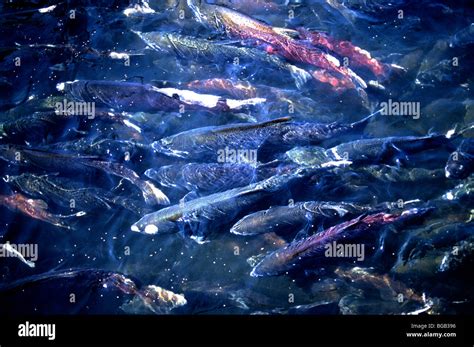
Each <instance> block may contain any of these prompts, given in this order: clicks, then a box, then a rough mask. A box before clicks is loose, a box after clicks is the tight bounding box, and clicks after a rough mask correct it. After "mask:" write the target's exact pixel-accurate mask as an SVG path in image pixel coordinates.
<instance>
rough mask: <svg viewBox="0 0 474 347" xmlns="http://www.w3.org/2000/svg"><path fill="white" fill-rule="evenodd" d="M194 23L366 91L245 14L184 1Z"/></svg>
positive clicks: (326, 59)
mask: <svg viewBox="0 0 474 347" xmlns="http://www.w3.org/2000/svg"><path fill="white" fill-rule="evenodd" d="M187 2H188V5H189V7H190V8H191V9H192V11H193V12H194V15H195V17H196V18H197V20H198V21H199V22H201V23H203V24H206V25H209V26H211V27H213V28H215V29H217V30H221V31H224V32H225V33H226V34H227V35H228V36H230V37H233V38H237V39H240V40H249V41H252V42H254V43H256V44H257V45H259V46H263V47H265V49H266V51H267V52H268V53H272V54H273V53H274V54H277V55H280V56H282V57H284V58H286V59H288V60H291V61H296V62H300V63H306V64H310V65H313V66H316V67H318V68H320V69H325V70H328V71H330V72H331V73H332V74H334V75H335V77H337V78H338V79H339V80H341V81H343V82H341V83H340V84H341V86H345V85H348V86H350V87H351V88H355V84H354V83H357V84H358V85H359V86H362V87H364V88H365V87H366V84H365V82H364V81H363V80H362V79H361V78H360V77H359V76H357V75H356V74H355V73H354V72H352V71H351V70H350V69H347V68H346V67H343V66H340V62H339V61H338V60H337V59H336V58H334V57H332V56H331V55H329V54H327V53H325V52H323V51H322V50H320V49H318V48H316V47H310V46H309V45H308V44H306V43H305V42H303V41H298V40H295V39H294V38H293V37H292V36H291V35H289V34H288V33H287V31H286V30H282V29H280V28H274V27H272V26H270V25H267V24H265V23H263V22H261V21H258V20H256V19H254V18H252V17H249V16H247V15H245V14H242V13H239V12H237V11H234V10H232V9H230V8H227V7H223V6H218V5H211V4H207V3H205V2H203V1H200V0H187Z"/></svg>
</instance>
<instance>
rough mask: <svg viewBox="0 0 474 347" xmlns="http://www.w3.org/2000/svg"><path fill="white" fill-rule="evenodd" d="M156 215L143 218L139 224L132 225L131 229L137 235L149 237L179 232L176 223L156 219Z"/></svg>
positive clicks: (152, 214) (151, 214)
mask: <svg viewBox="0 0 474 347" xmlns="http://www.w3.org/2000/svg"><path fill="white" fill-rule="evenodd" d="M155 213H156V212H155ZM155 213H150V214H147V215H145V216H143V217H142V218H141V219H140V220H139V221H138V222H136V223H134V224H132V226H131V227H130V229H131V230H132V231H135V232H137V233H142V234H148V235H155V234H172V233H177V232H178V231H179V228H178V226H177V224H176V223H175V222H174V221H171V220H168V219H161V218H155Z"/></svg>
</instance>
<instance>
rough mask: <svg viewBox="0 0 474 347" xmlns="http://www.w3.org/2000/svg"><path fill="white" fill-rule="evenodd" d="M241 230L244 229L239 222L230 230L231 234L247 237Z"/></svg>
mask: <svg viewBox="0 0 474 347" xmlns="http://www.w3.org/2000/svg"><path fill="white" fill-rule="evenodd" d="M241 229H242V227H241V225H240V223H239V222H237V223H236V224H234V225H233V226H232V228H230V233H231V234H234V235H245V233H243V232H242V231H241Z"/></svg>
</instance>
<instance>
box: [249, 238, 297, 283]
mask: <svg viewBox="0 0 474 347" xmlns="http://www.w3.org/2000/svg"><path fill="white" fill-rule="evenodd" d="M298 257H299V253H298V252H297V250H295V247H292V246H291V245H288V246H285V247H283V248H280V249H278V250H276V251H275V252H273V253H270V254H268V255H267V256H265V257H264V258H263V259H262V260H261V261H260V262H259V263H258V264H257V265H256V266H255V267H254V268H253V270H252V272H251V273H250V276H252V277H262V276H278V275H281V274H283V273H285V272H288V271H291V270H292V269H293V268H295V269H296V267H297V266H298V263H297V261H295V260H297V259H298Z"/></svg>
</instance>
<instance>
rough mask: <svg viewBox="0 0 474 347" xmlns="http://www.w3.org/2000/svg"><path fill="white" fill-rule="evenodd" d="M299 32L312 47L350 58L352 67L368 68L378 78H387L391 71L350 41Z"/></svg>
mask: <svg viewBox="0 0 474 347" xmlns="http://www.w3.org/2000/svg"><path fill="white" fill-rule="evenodd" d="M298 32H299V34H300V36H301V38H302V39H304V40H308V41H309V42H310V43H311V45H313V46H316V47H320V48H322V49H327V50H329V51H331V52H334V53H336V54H337V55H339V56H341V57H347V58H349V63H350V65H351V66H355V67H364V68H367V69H369V70H370V71H371V72H372V73H373V74H374V75H375V76H377V78H384V77H386V76H387V74H388V72H389V70H390V67H389V65H387V64H383V63H381V62H379V61H378V60H377V59H375V58H372V56H371V55H370V53H369V52H367V51H366V50H364V49H362V48H360V47H357V46H355V45H353V44H352V43H351V42H349V41H341V40H337V39H335V38H334V37H331V36H329V35H327V34H324V33H321V32H315V31H309V30H306V29H304V28H299V29H298Z"/></svg>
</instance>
